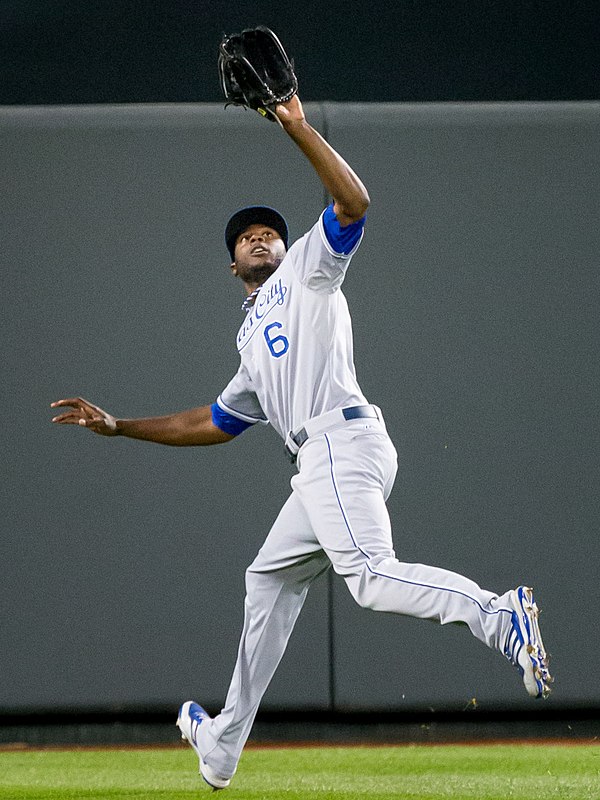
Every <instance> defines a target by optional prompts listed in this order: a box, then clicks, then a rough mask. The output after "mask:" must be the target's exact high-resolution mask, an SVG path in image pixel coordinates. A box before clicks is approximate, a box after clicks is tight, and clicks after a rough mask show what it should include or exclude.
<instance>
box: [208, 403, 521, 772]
mask: <svg viewBox="0 0 600 800" xmlns="http://www.w3.org/2000/svg"><path fill="white" fill-rule="evenodd" d="M298 467H299V473H298V474H297V475H295V476H294V477H293V478H292V488H293V492H292V494H291V496H290V497H289V499H288V500H287V502H286V503H285V505H284V506H283V508H282V509H281V512H280V514H279V516H278V517H277V519H276V521H275V523H274V525H273V527H272V528H271V531H270V533H269V535H268V537H267V539H266V541H265V543H264V545H263V547H262V548H261V549H260V551H259V553H258V555H257V557H256V559H255V560H254V563H253V564H252V565H251V566H250V567H249V568H248V570H247V572H246V601H245V619H244V627H243V631H242V636H241V640H240V646H239V651H238V657H237V662H236V665H235V670H234V673H233V678H232V680H231V684H230V688H229V692H228V695H227V699H226V702H225V707H224V708H223V710H222V711H221V713H220V714H219V715H218V716H217V717H215V718H214V719H213V720H212V721H210V722H205V723H203V724H202V725H201V726H200V730H199V740H198V744H199V748H200V752H201V753H202V756H203V759H204V761H205V762H206V763H207V764H208V765H209V766H210V767H211V768H212V769H213V770H214V771H215V772H216V773H217V774H218V775H219V776H221V777H224V778H228V777H231V776H232V775H233V773H234V772H235V770H236V767H237V763H238V761H239V758H240V755H241V753H242V749H243V747H244V744H245V743H246V740H247V738H248V736H249V734H250V729H251V727H252V723H253V721H254V717H255V715H256V712H257V710H258V706H259V703H260V701H261V698H262V696H263V694H264V692H265V691H266V689H267V687H268V685H269V682H270V680H271V678H272V677H273V674H274V673H275V670H276V669H277V666H278V664H279V662H280V660H281V658H282V656H283V654H284V651H285V648H286V645H287V642H288V639H289V637H290V634H291V632H292V629H293V627H294V624H295V622H296V619H297V618H298V615H299V613H300V610H301V608H302V605H303V603H304V600H305V598H306V595H307V592H308V589H309V587H310V584H311V583H312V581H313V580H314V579H315V578H316V577H317V576H319V575H320V574H321V573H323V572H324V571H325V570H326V569H327V568H328V567H329V565H330V563H331V564H332V565H333V568H334V569H335V571H336V572H337V573H338V574H339V575H341V576H342V577H343V578H344V580H345V581H346V583H347V585H348V588H349V589H350V592H351V593H352V595H353V597H354V599H355V600H356V602H357V603H359V604H360V605H361V606H364V607H365V608H371V609H373V610H376V611H392V612H395V613H397V614H405V615H407V616H411V617H420V618H422V619H430V620H437V621H439V622H440V623H441V624H446V623H448V622H463V623H466V624H467V625H468V626H469V628H470V630H471V632H472V633H473V634H474V636H476V637H477V638H478V639H480V640H481V641H482V642H485V644H487V645H488V646H489V647H492V648H499V647H500V644H501V642H502V641H503V639H504V637H505V635H506V631H507V629H508V626H509V624H510V613H511V609H510V607H509V605H508V603H507V597H508V593H507V595H506V596H503V597H500V598H499V597H498V596H497V595H495V594H492V593H491V592H487V591H484V590H482V589H481V588H480V587H479V586H478V585H477V584H476V583H474V582H473V581H471V580H469V579H468V578H464V577H462V576H461V575H458V574H456V573H454V572H449V571H447V570H444V569H438V568H436V567H429V566H425V565H423V564H407V563H402V562H400V561H398V560H397V559H396V556H395V553H394V549H393V545H392V533H391V526H390V520H389V516H388V512H387V508H386V505H385V501H386V499H387V497H388V495H389V493H390V491H391V489H392V485H393V482H394V478H395V476H396V470H397V457H396V451H395V449H394V446H393V444H392V442H391V441H390V439H389V437H388V435H387V433H386V430H385V426H384V424H383V423H382V422H379V421H378V420H374V419H357V420H352V421H350V422H346V423H345V424H341V425H340V426H339V427H336V428H335V429H334V430H331V431H329V432H327V433H325V434H322V435H320V436H316V437H314V438H311V439H309V440H308V441H307V442H306V444H305V445H304V446H303V447H302V449H301V451H300V454H299V458H298Z"/></svg>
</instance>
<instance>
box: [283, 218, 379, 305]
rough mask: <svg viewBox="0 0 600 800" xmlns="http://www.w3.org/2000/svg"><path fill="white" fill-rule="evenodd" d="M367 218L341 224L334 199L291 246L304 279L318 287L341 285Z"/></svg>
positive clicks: (310, 286)
mask: <svg viewBox="0 0 600 800" xmlns="http://www.w3.org/2000/svg"><path fill="white" fill-rule="evenodd" d="M365 221H366V216H365V217H363V218H362V219H360V220H358V222H353V223H351V224H350V225H345V226H342V225H340V223H339V221H338V219H337V217H336V215H335V212H334V210H333V203H330V205H329V206H327V208H326V209H325V210H324V211H323V213H322V214H321V216H320V217H319V219H318V221H317V222H316V223H315V225H313V227H312V228H311V229H310V230H309V231H308V233H306V234H305V235H304V236H303V237H302V238H301V239H298V241H297V242H295V243H294V244H293V245H292V247H291V248H290V251H289V256H290V258H291V260H292V263H293V266H294V270H295V272H296V274H297V275H298V278H299V279H300V282H301V283H303V284H304V285H305V286H308V287H309V288H310V289H314V290H316V291H323V292H333V291H335V290H336V289H338V288H339V287H340V286H341V284H342V282H343V280H344V277H345V275H346V270H347V269H348V265H349V264H350V259H351V258H352V256H353V255H354V253H355V252H356V251H357V250H358V247H359V245H360V243H361V241H362V238H363V233H364V225H365Z"/></svg>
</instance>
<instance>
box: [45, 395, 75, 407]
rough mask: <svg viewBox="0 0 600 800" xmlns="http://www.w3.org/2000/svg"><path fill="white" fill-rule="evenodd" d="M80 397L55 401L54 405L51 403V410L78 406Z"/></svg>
mask: <svg viewBox="0 0 600 800" xmlns="http://www.w3.org/2000/svg"><path fill="white" fill-rule="evenodd" d="M79 399H80V398H78V397H71V398H69V399H66V400H55V401H54V403H50V408H58V407H59V406H77V404H78V400H79Z"/></svg>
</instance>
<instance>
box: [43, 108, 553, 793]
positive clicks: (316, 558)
mask: <svg viewBox="0 0 600 800" xmlns="http://www.w3.org/2000/svg"><path fill="white" fill-rule="evenodd" d="M275 113H276V115H277V117H278V120H279V122H280V123H281V126H282V127H283V129H284V131H285V132H286V133H287V134H288V135H289V136H290V137H291V139H292V140H293V141H294V142H295V143H296V144H297V145H298V147H299V148H300V149H301V151H302V152H303V153H304V155H305V156H306V158H307V159H308V160H309V161H310V163H311V164H312V166H313V167H314V169H315V170H316V172H317V174H318V176H319V178H320V179H321V181H322V183H323V185H324V186H325V188H326V190H327V192H328V193H329V194H330V196H331V197H332V198H334V199H333V202H332V203H331V204H330V205H329V206H328V207H327V208H326V209H325V210H324V211H323V213H322V214H321V216H320V217H319V219H318V220H317V222H316V223H315V224H314V225H313V227H312V228H311V229H310V230H309V231H308V233H306V234H305V235H304V236H302V237H301V238H300V239H299V240H298V241H296V242H295V243H294V244H292V245H291V247H289V248H288V228H287V225H286V222H285V220H284V218H283V217H282V216H281V215H280V214H279V213H278V212H277V211H275V210H274V209H271V208H268V207H264V206H252V207H249V208H245V209H242V210H241V211H238V212H237V213H235V214H234V215H233V216H232V217H231V219H230V220H229V223H228V224H227V228H226V233H225V239H226V244H227V248H228V250H229V253H230V255H231V270H232V272H233V274H234V275H235V276H236V277H238V278H240V279H241V281H242V283H243V285H244V288H245V290H246V294H247V298H246V300H245V303H244V309H245V311H246V314H245V318H244V320H243V322H242V325H241V327H240V330H239V333H238V335H237V348H238V351H239V354H240V365H239V369H238V371H237V373H236V374H235V376H234V377H233V378H232V380H231V381H230V382H229V384H228V385H227V386H226V387H225V388H224V390H223V391H222V392H221V394H220V395H219V397H218V398H217V400H216V402H214V403H213V404H212V405H205V406H201V407H199V408H194V409H191V410H188V411H182V412H180V413H175V414H170V415H168V416H164V417H154V418H149V419H116V418H115V417H113V416H112V415H110V414H108V413H107V412H105V411H103V410H102V409H100V408H98V407H97V406H95V405H93V404H92V403H89V402H87V401H86V400H83V399H82V398H71V399H65V400H59V401H57V402H55V403H53V404H52V406H53V407H62V406H65V407H68V408H69V410H67V411H64V412H61V413H60V415H59V416H56V417H54V419H53V422H56V423H60V424H75V425H77V424H78V425H81V426H82V427H85V428H88V429H89V430H91V431H93V432H95V433H98V434H102V435H104V436H128V437H130V438H133V439H145V440H148V441H152V442H158V443H161V444H168V445H209V444H218V443H224V442H228V441H230V440H231V439H233V438H234V437H235V436H238V435H239V434H240V433H242V431H244V430H245V429H246V428H248V427H250V426H251V425H255V424H257V423H270V424H271V425H273V427H274V428H275V429H276V430H277V432H278V433H279V434H280V436H281V437H282V439H283V440H284V441H285V447H286V449H287V451H288V453H289V454H290V456H291V458H292V459H293V460H295V461H296V464H297V469H298V471H297V474H295V475H294V477H293V478H292V481H291V486H292V493H291V495H290V497H289V498H288V500H287V501H286V503H285V504H284V506H283V508H282V509H281V512H280V514H279V516H278V517H277V519H276V520H275V522H274V524H273V526H272V528H271V530H270V532H269V534H268V536H267V538H266V541H265V542H264V544H263V546H262V548H261V549H260V551H259V553H258V555H257V556H256V558H255V560H254V562H253V563H252V565H251V566H250V567H249V568H248V570H247V573H246V600H245V620H244V627H243V631H242V635H241V640H240V645H239V652H238V657H237V662H236V665H235V669H234V673H233V677H232V680H231V684H230V688H229V692H228V694H227V699H226V701H225V705H224V708H223V709H222V711H221V713H220V714H218V715H217V716H216V717H214V718H210V717H209V716H208V714H207V713H206V712H205V711H204V709H203V708H202V707H201V706H199V705H198V704H197V703H195V702H192V701H188V702H186V703H184V704H183V705H182V706H181V708H180V711H179V716H178V719H177V725H178V726H179V728H180V730H181V733H182V736H183V738H185V739H186V740H187V741H188V742H189V743H190V745H191V746H192V747H193V749H194V750H195V752H196V753H197V755H198V757H199V762H200V763H199V769H200V774H201V775H202V777H203V778H204V779H205V780H206V782H207V783H208V784H210V785H211V786H212V787H214V788H216V789H222V788H225V787H226V786H228V785H229V783H230V781H231V778H232V776H233V775H234V773H235V771H236V767H237V764H238V761H239V758H240V755H241V752H242V749H243V747H244V744H245V742H246V740H247V738H248V735H249V733H250V729H251V727H252V723H253V720H254V717H255V715H256V712H257V709H258V707H259V703H260V701H261V698H262V696H263V694H264V692H265V690H266V689H267V686H268V685H269V681H270V680H271V678H272V676H273V674H274V672H275V670H276V669H277V665H278V664H279V662H280V660H281V658H282V656H283V653H284V651H285V648H286V644H287V641H288V638H289V636H290V634H291V632H292V629H293V627H294V623H295V621H296V619H297V617H298V614H299V613H300V610H301V608H302V605H303V603H304V600H305V598H306V594H307V592H308V589H309V587H310V585H311V583H312V581H313V580H314V579H315V578H316V577H318V576H319V575H320V574H321V573H323V572H324V571H325V570H327V569H328V568H329V567H330V566H331V565H333V568H334V570H335V571H336V572H337V573H338V574H339V575H341V576H342V578H343V579H344V580H345V582H346V584H347V586H348V589H349V590H350V592H351V593H352V596H353V597H354V599H355V600H356V602H357V603H359V604H360V605H361V606H364V607H366V608H371V609H373V610H376V611H391V612H395V613H397V614H404V615H408V616H412V617H420V618H422V619H430V620H437V621H438V622H440V623H441V624H446V623H449V622H462V623H466V624H467V625H468V627H469V628H470V630H471V632H472V633H473V635H474V636H475V637H477V638H478V639H479V640H481V641H482V642H484V643H485V644H486V645H488V647H491V648H493V649H496V650H498V651H500V653H503V654H504V655H505V656H506V657H507V658H508V659H509V660H510V661H511V662H512V663H513V664H514V665H515V666H516V667H517V668H518V669H519V671H520V673H521V676H522V679H523V682H524V684H525V688H526V690H527V692H528V693H529V694H530V695H531V696H533V697H545V696H546V695H547V694H548V693H549V691H550V683H551V678H550V674H549V671H548V662H547V656H546V652H545V650H544V645H543V643H542V638H541V635H540V630H539V627H538V610H537V607H536V604H535V601H534V597H533V592H532V590H531V589H530V588H527V587H524V586H521V587H519V588H517V589H514V590H511V591H507V592H506V593H505V594H502V595H500V596H498V595H497V594H495V593H493V592H490V591H485V590H483V589H481V588H480V587H479V586H478V585H477V584H476V583H474V582H473V581H471V580H469V579H468V578H465V577H462V576H461V575H458V574H456V573H453V572H449V571H447V570H444V569H439V568H436V567H430V566H426V565H423V564H409V563H402V562H401V561H399V560H398V559H397V558H396V556H395V553H394V549H393V544H392V535H391V527H390V520H389V517H388V513H387V509H386V499H387V497H388V495H389V493H390V491H391V489H392V484H393V483H394V478H395V475H396V469H397V461H396V451H395V449H394V446H393V445H392V442H391V441H390V438H389V436H388V434H387V432H386V426H385V422H384V418H383V415H382V413H381V410H380V409H379V408H378V407H377V406H374V405H372V404H370V403H369V401H368V400H367V398H366V397H365V396H364V395H363V393H362V391H361V389H360V386H359V384H358V382H357V379H356V374H355V370H354V365H353V355H352V331H351V324H350V316H349V313H348V306H347V303H346V300H345V298H344V295H343V294H342V291H341V286H342V283H343V281H344V276H345V274H346V270H347V269H348V267H349V264H350V261H351V259H352V257H353V255H354V254H355V252H356V250H357V248H358V247H359V245H360V242H361V239H362V237H363V230H364V226H365V212H366V210H367V206H368V205H369V196H368V194H367V190H366V189H365V187H364V185H363V184H362V182H361V180H360V179H359V178H358V176H357V175H356V174H355V172H354V171H353V170H352V169H351V168H350V167H349V166H348V164H347V163H346V162H345V161H344V160H343V159H342V158H341V156H340V155H339V154H338V153H337V152H336V151H335V150H334V149H333V148H332V147H331V146H330V145H329V144H328V143H327V142H326V141H325V140H324V139H323V138H322V137H321V136H320V135H319V133H318V132H317V131H315V130H314V129H313V128H312V127H311V125H310V124H309V123H308V122H307V121H306V119H305V116H304V112H303V108H302V104H301V102H300V100H299V98H298V97H297V96H294V97H293V98H292V99H291V100H289V101H288V102H285V103H282V104H279V105H277V106H276V109H275Z"/></svg>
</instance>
